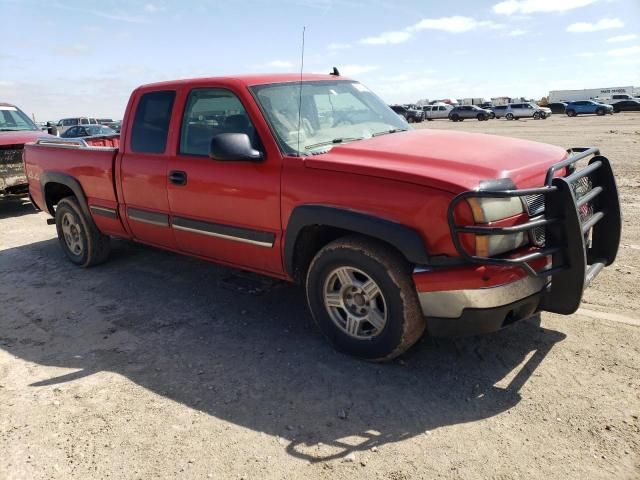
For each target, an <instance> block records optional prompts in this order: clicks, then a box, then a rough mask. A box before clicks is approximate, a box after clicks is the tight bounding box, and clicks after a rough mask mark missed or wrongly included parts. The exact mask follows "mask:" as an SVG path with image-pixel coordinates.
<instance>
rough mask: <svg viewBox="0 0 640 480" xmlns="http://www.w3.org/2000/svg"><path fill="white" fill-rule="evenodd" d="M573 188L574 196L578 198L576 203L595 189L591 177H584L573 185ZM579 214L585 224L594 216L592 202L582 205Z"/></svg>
mask: <svg viewBox="0 0 640 480" xmlns="http://www.w3.org/2000/svg"><path fill="white" fill-rule="evenodd" d="M571 187H572V188H573V194H574V195H575V197H576V201H578V200H580V198H582V197H584V196H585V195H586V194H587V193H589V192H590V191H591V189H592V188H593V182H592V181H591V179H590V178H589V177H582V178H580V179H578V180H577V181H576V182H575V183H572V184H571ZM578 213H579V214H580V221H581V222H585V221H586V220H588V219H589V217H591V216H592V215H593V205H592V204H591V202H587V203H585V204H584V205H582V206H581V207H580V208H579V209H578Z"/></svg>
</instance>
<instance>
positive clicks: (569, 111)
mask: <svg viewBox="0 0 640 480" xmlns="http://www.w3.org/2000/svg"><path fill="white" fill-rule="evenodd" d="M575 116H576V111H575V110H567V117H575Z"/></svg>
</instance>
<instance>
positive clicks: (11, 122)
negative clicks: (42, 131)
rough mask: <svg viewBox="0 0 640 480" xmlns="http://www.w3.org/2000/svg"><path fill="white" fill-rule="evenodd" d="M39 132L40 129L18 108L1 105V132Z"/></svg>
mask: <svg viewBox="0 0 640 480" xmlns="http://www.w3.org/2000/svg"><path fill="white" fill-rule="evenodd" d="M18 130H38V127H36V126H35V124H34V123H33V122H32V121H31V120H30V119H29V117H27V116H26V115H25V114H24V113H23V112H21V111H20V110H18V109H17V108H16V107H9V106H2V105H0V132H14V131H18Z"/></svg>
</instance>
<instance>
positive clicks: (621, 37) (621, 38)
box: [607, 33, 638, 43]
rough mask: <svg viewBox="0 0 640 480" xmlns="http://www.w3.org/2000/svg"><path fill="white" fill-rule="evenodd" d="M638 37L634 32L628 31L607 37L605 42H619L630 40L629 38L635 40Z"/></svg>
mask: <svg viewBox="0 0 640 480" xmlns="http://www.w3.org/2000/svg"><path fill="white" fill-rule="evenodd" d="M636 38H638V35H636V34H635V33H630V34H628V35H618V36H616V37H611V38H607V43H620V42H630V41H631V40H635V39H636Z"/></svg>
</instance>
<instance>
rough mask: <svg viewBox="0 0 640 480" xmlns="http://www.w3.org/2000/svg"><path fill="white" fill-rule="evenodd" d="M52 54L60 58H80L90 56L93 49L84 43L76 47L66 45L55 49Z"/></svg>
mask: <svg viewBox="0 0 640 480" xmlns="http://www.w3.org/2000/svg"><path fill="white" fill-rule="evenodd" d="M52 52H53V53H54V54H55V55H58V56H59V57H79V56H82V55H88V54H89V53H90V52H91V49H90V48H89V47H88V46H87V45H85V44H82V43H79V44H76V45H64V46H60V47H55V48H54V49H53V50H52Z"/></svg>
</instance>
